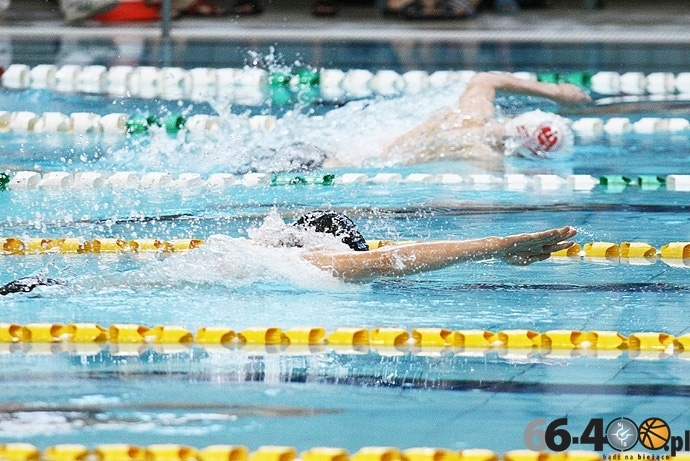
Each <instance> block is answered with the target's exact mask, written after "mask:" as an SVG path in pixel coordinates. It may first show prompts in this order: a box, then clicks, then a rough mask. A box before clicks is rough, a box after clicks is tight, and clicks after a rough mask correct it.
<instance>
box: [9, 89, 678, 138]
mask: <svg viewBox="0 0 690 461" xmlns="http://www.w3.org/2000/svg"><path fill="white" fill-rule="evenodd" d="M689 98H690V97H689ZM666 104H667V105H669V104H670V102H667V103H666ZM628 106H630V104H628ZM648 106H649V107H648ZM687 106H688V107H690V100H689V101H688V102H687ZM635 107H637V109H638V110H643V109H644V110H651V106H650V105H649V104H647V105H640V104H637V105H636V106H635ZM602 108H609V109H610V110H608V112H604V113H606V114H607V115H608V117H605V118H602V117H580V118H576V119H571V120H569V122H570V125H571V127H572V129H573V131H574V132H575V134H577V135H579V136H584V137H588V138H591V137H593V136H603V135H604V134H607V135H609V136H614V137H615V136H620V135H623V134H627V133H638V134H655V133H682V132H687V131H690V120H688V118H685V117H680V116H676V117H672V116H664V117H660V116H657V117H651V116H646V117H641V118H639V119H638V120H632V119H630V118H627V117H621V116H620V115H621V114H622V113H623V111H622V109H621V105H606V106H599V109H592V108H589V109H588V108H586V107H584V108H582V109H581V114H580V115H583V114H587V113H589V115H592V114H595V113H597V112H598V111H599V110H600V109H602ZM685 113H687V111H685ZM570 115H571V116H572V114H570ZM228 118H230V120H228ZM280 123H281V119H279V118H278V117H276V116H273V115H254V116H242V115H228V116H226V118H221V117H219V116H217V115H212V114H193V115H188V116H183V115H181V114H176V113H172V114H161V115H152V114H147V113H134V114H127V113H120V112H113V113H108V114H105V115H100V114H97V113H93V112H73V113H71V114H63V113H60V112H44V113H35V112H31V111H2V110H0V133H19V134H22V135H26V134H42V133H62V134H78V135H91V136H99V135H100V136H105V135H116V136H122V137H134V136H142V135H145V134H148V133H152V132H161V131H164V132H165V133H167V134H168V135H170V136H178V135H179V134H180V133H191V134H199V133H200V134H205V135H208V136H218V135H219V133H223V132H224V131H228V130H230V131H237V130H241V129H244V130H251V131H265V132H267V131H272V130H274V129H275V128H276V126H277V125H279V124H280Z"/></svg>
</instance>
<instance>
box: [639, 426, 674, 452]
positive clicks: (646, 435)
mask: <svg viewBox="0 0 690 461" xmlns="http://www.w3.org/2000/svg"><path fill="white" fill-rule="evenodd" d="M670 437H671V429H669V427H668V424H666V421H664V420H663V419H660V418H647V419H645V420H644V421H642V424H640V429H639V440H640V443H641V444H642V445H643V446H644V447H645V448H649V449H650V450H658V449H659V448H661V447H663V446H664V445H666V442H668V439H669V438H670Z"/></svg>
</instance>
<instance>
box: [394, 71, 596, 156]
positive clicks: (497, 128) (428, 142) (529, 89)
mask: <svg viewBox="0 0 690 461" xmlns="http://www.w3.org/2000/svg"><path fill="white" fill-rule="evenodd" d="M497 91H506V92H509V93H514V94H525V95H531V96H542V97H546V98H549V99H552V100H554V101H557V102H562V103H568V104H577V103H582V102H587V101H591V98H590V97H589V95H587V94H586V93H585V92H584V91H583V90H582V88H580V87H578V86H576V85H572V84H569V83H559V84H555V83H543V82H537V81H534V80H526V79H521V78H517V77H514V76H513V75H510V74H501V73H491V72H481V73H478V74H476V75H474V76H473V77H472V79H471V80H470V81H469V83H468V84H467V87H466V88H465V91H464V92H463V93H462V95H460V99H459V100H458V103H457V105H456V107H454V108H452V109H446V110H444V111H441V112H439V113H436V114H434V115H432V116H431V117H429V118H428V119H427V120H426V121H424V122H423V123H421V124H420V125H418V126H417V127H415V128H413V129H412V130H410V131H409V132H407V133H405V134H403V135H402V136H400V137H398V138H397V139H395V140H394V141H393V142H392V143H391V144H390V145H388V146H387V147H386V149H385V150H384V154H383V158H394V157H402V159H398V161H404V160H405V159H407V160H408V161H415V162H418V161H422V160H424V159H425V157H428V156H431V157H433V156H434V154H435V153H438V152H441V153H445V154H447V155H453V153H454V152H455V151H460V150H462V147H463V145H465V144H467V140H468V137H469V139H472V136H475V137H477V138H478V139H481V140H483V141H482V143H487V140H488V138H489V137H497V138H502V137H503V136H504V135H505V127H504V126H503V124H500V123H492V121H494V117H495V115H496V107H495V98H496V92H497ZM458 147H460V148H458ZM492 153H494V152H493V149H492V148H490V147H489V145H488V144H486V145H482V144H477V145H475V146H473V147H472V148H471V155H469V156H468V155H467V154H465V155H463V156H462V157H464V158H465V159H466V160H475V161H477V162H479V161H481V158H482V157H487V156H491V154H492ZM436 156H437V157H438V155H436ZM499 158H500V156H499ZM479 166H482V165H481V164H480V165H479Z"/></svg>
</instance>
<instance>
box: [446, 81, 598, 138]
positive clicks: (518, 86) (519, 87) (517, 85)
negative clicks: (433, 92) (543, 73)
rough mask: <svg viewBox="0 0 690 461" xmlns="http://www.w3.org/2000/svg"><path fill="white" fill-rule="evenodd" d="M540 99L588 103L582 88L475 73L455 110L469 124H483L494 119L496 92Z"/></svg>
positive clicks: (565, 84) (589, 99)
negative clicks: (470, 122)
mask: <svg viewBox="0 0 690 461" xmlns="http://www.w3.org/2000/svg"><path fill="white" fill-rule="evenodd" d="M499 90H500V91H507V92H509V93H515V94H527V95H531V96H543V97H545V98H549V99H552V100H554V101H557V102H563V103H568V104H576V103H581V102H587V101H591V100H592V99H591V98H590V97H589V95H587V94H586V93H585V92H584V91H583V90H582V88H580V87H579V86H576V85H572V84H570V83H558V84H556V83H543V82H537V81H534V80H526V79H522V78H517V77H514V76H513V75H510V74H499V73H491V72H481V73H478V74H476V75H475V76H474V77H472V79H471V80H470V81H469V83H468V84H467V88H465V91H464V92H463V93H462V95H460V99H459V100H458V107H457V108H458V109H459V111H460V112H461V113H464V114H467V115H471V116H472V119H471V120H472V123H473V124H476V125H479V124H481V125H483V124H485V123H486V122H488V121H489V120H491V119H492V118H493V117H494V113H495V110H496V109H495V105H494V99H495V98H496V91H499Z"/></svg>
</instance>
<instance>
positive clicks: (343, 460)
mask: <svg viewBox="0 0 690 461" xmlns="http://www.w3.org/2000/svg"><path fill="white" fill-rule="evenodd" d="M626 454H629V455H630V456H634V455H635V452H633V451H630V452H626ZM645 456H647V455H645ZM0 457H2V458H4V459H8V460H12V461H15V460H17V461H18V460H39V459H40V460H44V459H45V460H58V459H59V460H62V461H79V460H83V459H99V460H105V461H114V460H117V461H144V460H148V461H189V460H198V461H218V460H232V461H433V460H443V461H534V460H535V459H543V460H549V459H552V458H553V459H563V458H566V457H567V459H568V460H571V461H602V460H603V456H602V453H601V452H596V451H587V450H583V449H579V450H564V451H561V452H559V453H557V454H556V455H554V453H552V452H546V451H544V452H535V451H528V450H512V451H507V452H505V453H503V454H501V453H498V452H494V451H492V450H489V449H483V448H471V449H461V450H457V449H445V448H436V447H427V446H424V447H410V448H397V447H392V446H364V447H361V448H359V449H358V450H357V451H355V452H354V453H350V452H349V451H348V450H347V449H345V448H339V447H324V446H318V447H313V448H308V449H306V450H304V451H301V452H300V451H299V450H298V449H297V448H296V447H292V446H285V445H278V444H276V445H266V446H258V447H257V448H256V449H255V450H253V451H252V450H250V449H249V448H248V447H246V446H243V445H223V444H219V445H210V446H207V447H204V448H197V447H193V446H189V445H183V444H175V443H169V444H153V445H143V446H141V445H137V444H136V443H118V444H96V445H95V446H93V447H87V446H86V445H82V444H78V443H75V444H61V445H52V446H47V447H45V448H44V449H43V450H40V449H39V448H37V447H35V446H33V445H31V444H28V443H21V442H9V443H5V444H2V445H0ZM635 459H637V457H635ZM640 459H646V458H640Z"/></svg>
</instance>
